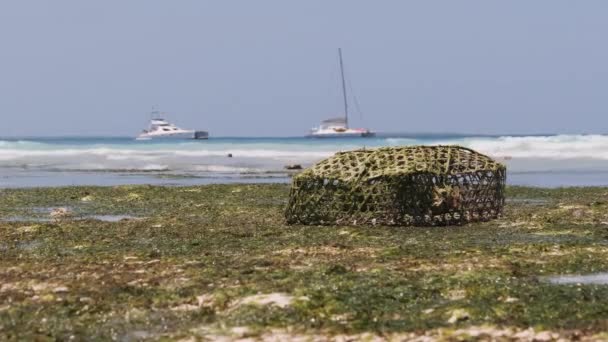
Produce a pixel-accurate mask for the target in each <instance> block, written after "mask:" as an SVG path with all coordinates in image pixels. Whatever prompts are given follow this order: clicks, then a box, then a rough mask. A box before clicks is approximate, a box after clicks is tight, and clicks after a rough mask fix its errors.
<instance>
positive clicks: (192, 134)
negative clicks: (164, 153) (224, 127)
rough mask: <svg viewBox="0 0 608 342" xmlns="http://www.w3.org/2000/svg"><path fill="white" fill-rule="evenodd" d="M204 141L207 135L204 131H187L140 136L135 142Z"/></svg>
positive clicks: (207, 137)
mask: <svg viewBox="0 0 608 342" xmlns="http://www.w3.org/2000/svg"><path fill="white" fill-rule="evenodd" d="M193 139H196V140H205V139H209V134H208V133H207V132H205V131H188V132H178V133H167V134H145V133H144V134H141V135H139V136H138V137H137V138H136V140H193Z"/></svg>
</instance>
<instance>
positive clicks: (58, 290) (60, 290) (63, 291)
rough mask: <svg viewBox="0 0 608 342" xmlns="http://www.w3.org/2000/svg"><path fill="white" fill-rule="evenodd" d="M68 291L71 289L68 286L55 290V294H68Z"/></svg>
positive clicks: (58, 287)
mask: <svg viewBox="0 0 608 342" xmlns="http://www.w3.org/2000/svg"><path fill="white" fill-rule="evenodd" d="M68 291H69V289H68V288H67V287H66V286H57V287H56V288H54V289H53V292H55V293H66V292H68Z"/></svg>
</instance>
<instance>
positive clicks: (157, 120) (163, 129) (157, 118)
mask: <svg viewBox="0 0 608 342" xmlns="http://www.w3.org/2000/svg"><path fill="white" fill-rule="evenodd" d="M151 115H152V118H151V119H150V125H149V127H148V129H144V130H143V131H142V132H141V134H140V135H138V136H137V138H136V139H137V140H151V139H208V138H209V133H207V132H205V131H194V130H188V129H182V128H179V127H177V126H176V125H174V124H172V123H170V122H169V121H167V120H165V119H163V118H162V117H161V112H159V111H153V112H152V113H151Z"/></svg>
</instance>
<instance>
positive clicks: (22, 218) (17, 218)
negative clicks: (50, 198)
mask: <svg viewBox="0 0 608 342" xmlns="http://www.w3.org/2000/svg"><path fill="white" fill-rule="evenodd" d="M0 221H2V222H52V221H53V219H50V218H48V217H26V216H11V217H5V218H2V219H0Z"/></svg>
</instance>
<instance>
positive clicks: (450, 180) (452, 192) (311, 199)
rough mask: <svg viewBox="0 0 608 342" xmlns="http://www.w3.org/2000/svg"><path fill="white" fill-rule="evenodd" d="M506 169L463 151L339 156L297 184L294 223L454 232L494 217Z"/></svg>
mask: <svg viewBox="0 0 608 342" xmlns="http://www.w3.org/2000/svg"><path fill="white" fill-rule="evenodd" d="M505 181H506V168H505V166H504V165H502V164H500V163H498V162H496V161H494V160H493V159H491V158H489V157H487V156H485V155H483V154H480V153H478V152H475V151H473V150H471V149H468V148H465V147H460V146H410V147H385V148H378V149H371V150H369V149H364V150H355V151H350V152H339V153H336V154H335V155H334V156H333V157H330V158H328V159H325V160H323V161H321V162H319V163H317V164H316V165H314V166H313V167H311V168H309V169H307V170H305V171H303V172H302V173H300V174H299V175H297V176H295V177H294V179H293V183H292V187H291V193H290V198H289V202H288V205H287V210H286V213H285V216H286V219H287V222H288V223H289V224H308V225H333V224H344V225H351V224H352V225H359V224H382V225H400V226H408V225H449V224H463V223H467V222H473V221H485V220H489V219H492V218H496V217H497V216H498V215H500V213H501V212H502V209H503V206H504V202H505V198H504V188H505Z"/></svg>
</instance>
